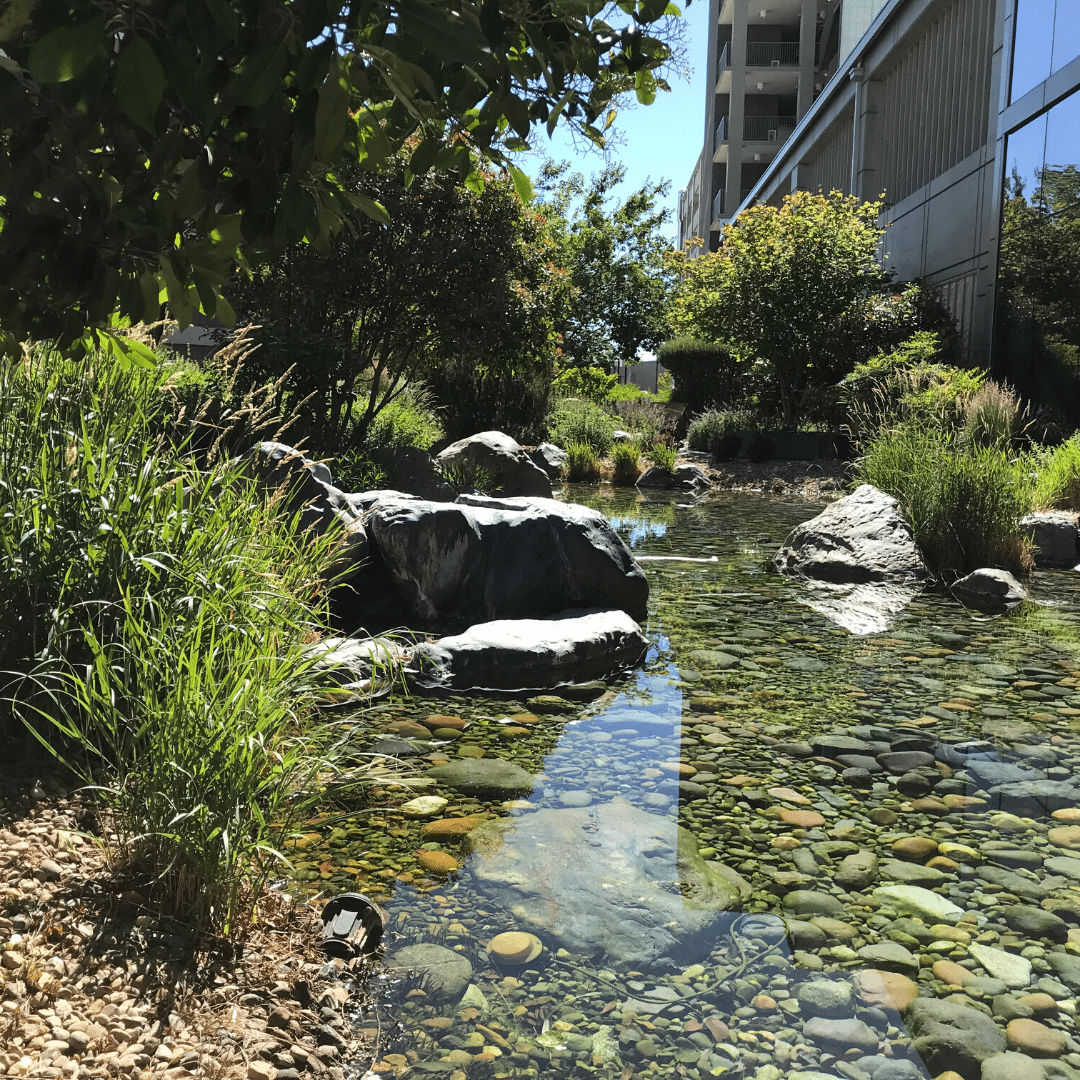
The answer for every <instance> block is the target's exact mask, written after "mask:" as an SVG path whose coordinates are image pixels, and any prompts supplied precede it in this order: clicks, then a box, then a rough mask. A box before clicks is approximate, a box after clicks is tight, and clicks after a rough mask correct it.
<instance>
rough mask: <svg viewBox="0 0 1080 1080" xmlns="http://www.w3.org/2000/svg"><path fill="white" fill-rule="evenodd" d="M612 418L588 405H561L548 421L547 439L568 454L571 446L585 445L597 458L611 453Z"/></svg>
mask: <svg viewBox="0 0 1080 1080" xmlns="http://www.w3.org/2000/svg"><path fill="white" fill-rule="evenodd" d="M615 427H616V424H615V418H614V417H612V416H610V415H609V414H608V413H606V412H605V411H604V410H603V409H601V408H600V406H599V405H594V404H593V403H592V402H591V401H581V400H578V399H576V398H569V399H567V400H565V401H560V402H559V403H558V404H557V405H556V406H555V411H554V412H553V413H552V414H551V416H550V418H549V419H548V437H549V438H550V439H551V441H552V442H554V443H556V444H557V445H558V446H561V447H563V448H564V449H565V450H567V451H569V449H570V443H573V442H577V443H585V444H587V445H588V446H590V447H592V450H593V452H594V453H595V454H596V456H597V457H598V458H600V457H604V456H605V455H606V454H607V453H608V452H609V451H610V450H611V443H612V435H613V434H614V432H615Z"/></svg>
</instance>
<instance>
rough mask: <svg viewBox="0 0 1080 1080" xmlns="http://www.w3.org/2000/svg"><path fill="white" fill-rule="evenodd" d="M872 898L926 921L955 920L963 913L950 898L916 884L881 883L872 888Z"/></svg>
mask: <svg viewBox="0 0 1080 1080" xmlns="http://www.w3.org/2000/svg"><path fill="white" fill-rule="evenodd" d="M874 899H875V900H878V901H879V902H880V903H882V904H885V905H887V906H889V907H892V908H895V909H896V910H897V911H899V912H902V913H904V914H908V915H917V916H919V917H920V918H922V919H924V920H926V921H927V922H957V921H959V919H960V918H961V916H962V915H963V914H964V909H963V908H960V907H957V906H956V904H954V903H953V902H952V901H951V900H948V899H946V898H945V897H944V896H940V895H939V894H938V893H934V892H931V891H930V890H929V889H923V888H921V887H920V886H918V885H881V886H879V887H878V888H876V889H875V890H874Z"/></svg>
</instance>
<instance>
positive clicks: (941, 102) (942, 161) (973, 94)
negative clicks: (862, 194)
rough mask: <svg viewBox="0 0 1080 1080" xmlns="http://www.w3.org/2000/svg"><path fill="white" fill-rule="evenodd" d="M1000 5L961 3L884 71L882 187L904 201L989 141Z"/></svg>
mask: <svg viewBox="0 0 1080 1080" xmlns="http://www.w3.org/2000/svg"><path fill="white" fill-rule="evenodd" d="M994 8H995V5H994V4H992V3H990V2H989V0H954V2H953V3H952V4H950V5H949V6H948V7H947V8H946V9H945V11H944V12H942V14H941V15H940V16H939V17H938V18H937V19H936V20H935V21H934V22H933V23H931V25H930V26H929V27H927V29H926V31H925V32H924V33H923V34H922V35H921V36H920V37H919V39H918V40H917V41H916V42H914V44H912V45H911V47H910V48H909V49H908V50H907V51H906V52H905V53H904V54H903V55H902V56H901V57H899V58H898V60H897V61H896V63H895V64H893V65H892V66H891V67H890V68H888V69H887V70H886V71H884V72H882V73H875V76H874V81H875V83H877V85H876V86H874V90H873V96H874V99H875V101H876V103H877V111H878V117H877V120H878V122H879V123H880V124H881V125H882V172H881V176H882V187H883V188H884V190H885V197H886V200H887V202H889V203H890V204H895V203H898V202H899V201H900V200H901V199H903V198H906V197H907V196H908V195H910V194H911V193H912V192H913V191H917V190H918V189H919V188H921V187H922V186H923V185H924V184H928V183H929V182H930V181H931V180H933V179H934V177H936V176H940V175H941V174H942V173H943V172H945V171H946V170H947V169H950V168H951V167H952V166H953V165H955V164H956V163H957V162H959V161H962V160H963V159H964V158H965V157H967V156H968V155H969V154H972V153H974V152H975V151H976V150H977V149H978V148H979V147H980V146H982V145H983V143H984V142H985V141H986V130H987V122H988V119H989V109H990V74H991V71H990V65H991V55H992V49H993V31H994Z"/></svg>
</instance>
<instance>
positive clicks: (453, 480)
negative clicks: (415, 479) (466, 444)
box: [435, 457, 495, 495]
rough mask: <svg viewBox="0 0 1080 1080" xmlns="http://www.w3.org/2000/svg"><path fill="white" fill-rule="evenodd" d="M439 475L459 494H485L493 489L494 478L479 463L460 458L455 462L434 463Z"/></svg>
mask: <svg viewBox="0 0 1080 1080" xmlns="http://www.w3.org/2000/svg"><path fill="white" fill-rule="evenodd" d="M435 468H436V470H437V472H438V473H439V475H440V476H441V477H442V478H443V479H444V480H445V481H446V482H447V483H448V484H449V485H450V486H451V487H452V488H453V489H454V490H455V491H456V492H457V493H458V494H459V495H462V494H470V495H471V494H473V493H475V492H477V491H479V492H480V493H481V494H486V493H487V492H489V491H491V490H492V489H493V488H494V487H495V478H494V476H492V474H491V472H490V471H489V470H488V469H487V468H485V467H484V466H483V465H481V464H480V462H479V461H469V460H468V459H467V458H464V457H461V458H458V459H457V460H456V461H450V462H444V463H442V464H439V463H436V465H435Z"/></svg>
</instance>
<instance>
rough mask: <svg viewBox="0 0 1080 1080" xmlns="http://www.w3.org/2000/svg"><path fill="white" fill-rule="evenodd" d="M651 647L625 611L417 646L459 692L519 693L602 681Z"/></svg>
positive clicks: (512, 625) (496, 625)
mask: <svg viewBox="0 0 1080 1080" xmlns="http://www.w3.org/2000/svg"><path fill="white" fill-rule="evenodd" d="M647 647H648V641H647V640H646V638H645V635H644V634H643V633H642V632H641V627H640V626H638V624H637V623H636V622H634V620H633V619H631V618H630V616H629V615H627V614H626V612H625V611H590V612H582V611H564V612H561V613H560V614H559V615H555V616H553V617H551V618H548V619H499V620H496V621H495V622H485V623H479V624H478V625H476V626H470V627H469V629H468V630H466V631H465V632H464V633H463V634H456V635H454V636H452V637H444V638H440V639H439V640H438V641H436V642H433V643H431V644H421V645H419V646H417V650H416V651H417V653H419V654H422V655H423V656H425V657H426V658H427V659H428V660H429V661H430V662H431V663H433V664H437V665H439V666H440V667H442V668H443V669H444V670H445V671H446V672H447V679H446V684H447V685H449V686H450V687H452V688H453V689H455V690H469V689H489V690H492V689H502V690H518V689H524V688H537V687H549V686H555V685H557V684H558V683H562V682H566V681H568V680H575V681H577V680H582V679H594V678H600V677H601V676H604V675H609V674H610V673H611V672H613V671H615V670H617V669H619V668H623V667H628V666H630V665H632V664H635V663H637V661H638V660H640V659H641V657H642V656H643V655H644V653H645V650H646V648H647Z"/></svg>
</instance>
